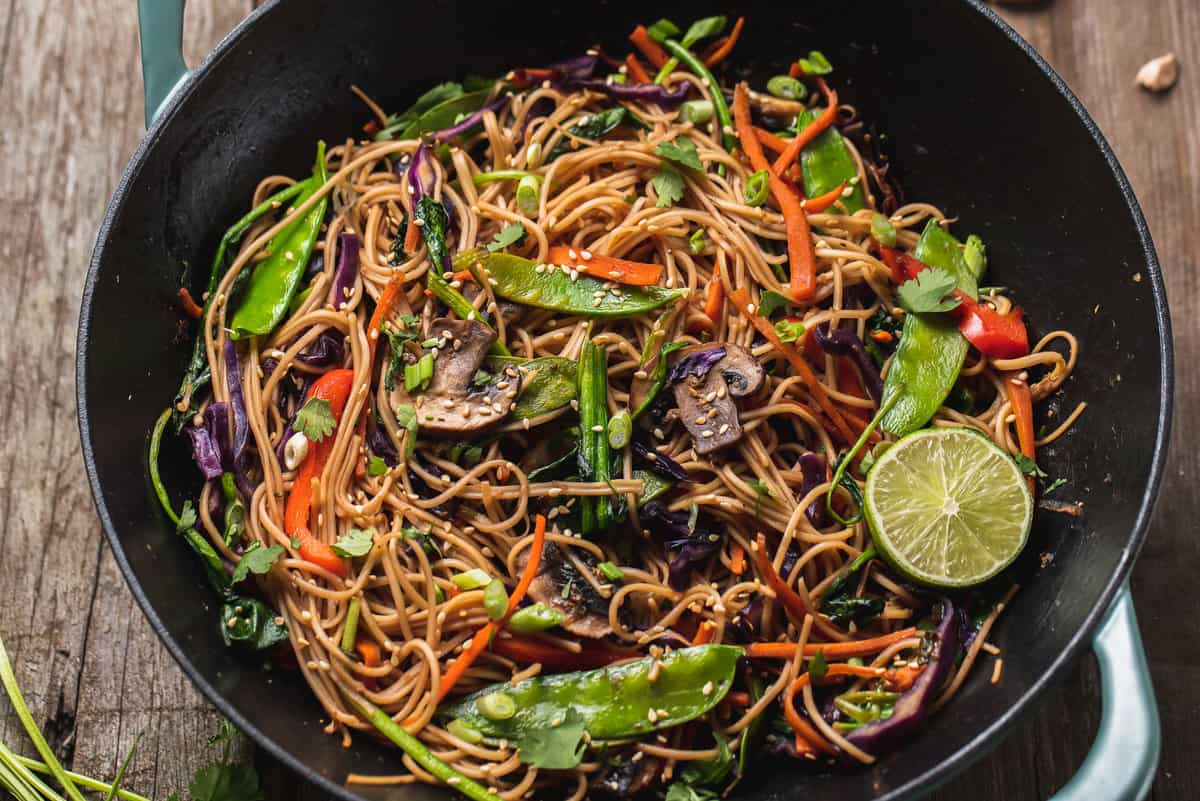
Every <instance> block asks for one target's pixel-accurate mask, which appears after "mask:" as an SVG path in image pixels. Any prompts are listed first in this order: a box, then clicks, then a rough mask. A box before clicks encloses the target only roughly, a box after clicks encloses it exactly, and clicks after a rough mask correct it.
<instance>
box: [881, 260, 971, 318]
mask: <svg viewBox="0 0 1200 801" xmlns="http://www.w3.org/2000/svg"><path fill="white" fill-rule="evenodd" d="M957 287H958V284H957V282H955V280H954V276H952V275H950V273H948V272H946V271H945V270H942V269H939V268H937V267H930V268H929V269H927V270H922V271H921V272H919V273H917V277H916V278H910V279H909V280H907V281H905V282H904V283H903V284H901V285H900V289H899V290H897V292H896V295H897V297H898V298H899V299H900V305H901V306H902V307H904V310H905V311H908V312H913V313H917V314H921V313H926V312H947V311H950V310H951V309H954V308H956V307H957V306H958V305H959V304H960V303H961V302H962V301H960V300H959V299H958V298H947V297H946V296H947V295H949V294H950V293H951V292H953V291H954V290H955V289H956V288H957Z"/></svg>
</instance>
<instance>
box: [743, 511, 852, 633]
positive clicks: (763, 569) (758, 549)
mask: <svg viewBox="0 0 1200 801" xmlns="http://www.w3.org/2000/svg"><path fill="white" fill-rule="evenodd" d="M754 564H755V565H756V566H757V567H758V572H759V573H761V574H762V577H763V579H764V580H765V581H766V582H767V586H768V587H770V588H771V589H772V590H773V591H774V592H775V599H776V600H777V601H779V602H780V603H781V604H783V608H784V609H785V610H786V611H787V614H788V616H789V617H790V618H791V619H792V622H794V623H795V624H796V625H797V626H799V625H802V624H803V623H804V618H805V616H806V615H811V616H812V619H813V625H814V626H816V627H817V628H818V629H820V630H821V631H822V632H824V633H825V635H826V636H833V635H836V634H839V633H841V630H840V629H839V628H838V627H837V626H835V625H833V624H832V623H830V622H829V620H828V619H826V618H825V617H823V616H821V615H820V614H819V613H818V612H817V610H816V609H815V608H813V607H812V606H811V605H810V604H809V603H808V602H807V601H806V600H805V599H804V598H803V597H802V596H801V595H800V593H798V592H796V591H795V590H793V589H792V588H791V586H790V585H789V584H788V583H787V582H786V581H784V580H783V577H782V576H780V575H779V572H778V571H776V570H775V565H773V564H772V563H771V557H769V556H768V555H767V538H766V537H765V536H764V535H763V534H761V533H760V534H759V535H758V539H757V540H756V541H755V548H754Z"/></svg>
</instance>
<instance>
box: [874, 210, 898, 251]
mask: <svg viewBox="0 0 1200 801" xmlns="http://www.w3.org/2000/svg"><path fill="white" fill-rule="evenodd" d="M871 236H873V237H875V238H876V239H878V240H879V244H881V245H887V246H888V247H889V248H892V247H895V246H896V228H895V226H893V225H892V221H891V220H889V219H888V218H887V217H884V216H883V215H882V214H880V213H879V212H875V213H874V214H872V215H871Z"/></svg>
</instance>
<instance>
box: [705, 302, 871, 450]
mask: <svg viewBox="0 0 1200 801" xmlns="http://www.w3.org/2000/svg"><path fill="white" fill-rule="evenodd" d="M729 300H730V301H731V302H732V303H733V305H734V306H737V308H738V311H740V312H741V313H742V316H743V317H745V318H746V319H747V320H749V321H750V324H751V325H753V326H754V327H755V328H757V329H758V332H759V333H760V334H762V335H763V336H764V337H766V338H767V341H768V342H770V343H771V344H772V345H773V346H774V347H775V350H777V351H779V352H780V353H782V354H783V356H784V358H785V359H787V360H788V364H790V365H791V366H792V370H794V371H795V373H796V374H797V375H798V376H800V378H801V379H802V380H803V381H804V385H805V386H806V387H807V388H808V391H809V394H811V395H812V396H813V399H814V400H816V402H817V405H818V406H820V407H821V410H822V411H823V412H825V415H826V416H827V417H828V418H829V420H830V422H832V423H833V425H834V428H836V429H837V432H838V434H839V435H840V436H841V437H842V441H843V442H844V443H845V444H847V445H850V444H852V443H853V442H854V441H855V440H856V439H857V438H858V437H857V435H856V434H855V433H854V432H853V431H852V430H851V429H850V426H849V425H847V423H846V420H845V418H844V417H842V414H841V412H839V411H838V409H837V406H835V405H834V403H833V401H832V400H830V398H829V396H828V395H826V394H825V387H824V386H823V385H822V384H821V382H820V381H819V380H817V376H816V374H815V373H814V372H813V369H812V367H811V366H809V364H808V362H807V361H806V360H805V359H804V357H803V356H801V355H800V354H799V353H798V352H797V351H796V349H795V348H793V347H792V346H791V345H789V344H788V343H786V342H784V341H783V340H782V339H780V338H779V334H778V333H776V331H775V327H774V326H773V325H771V321H770V320H768V319H767V318H766V317H760V316H758V315H757V314H755V313H754V312H752V311H751V309H750V293H749V292H747V291H746V288H745V287H739V288H738V289H737V290H736V291H735V292H734V293H733V294H732V295H730V296H729Z"/></svg>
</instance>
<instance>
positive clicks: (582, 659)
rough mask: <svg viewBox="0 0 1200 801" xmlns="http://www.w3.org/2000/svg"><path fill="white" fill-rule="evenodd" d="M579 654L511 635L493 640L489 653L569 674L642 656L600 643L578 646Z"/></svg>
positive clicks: (635, 652)
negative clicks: (570, 671) (573, 671)
mask: <svg viewBox="0 0 1200 801" xmlns="http://www.w3.org/2000/svg"><path fill="white" fill-rule="evenodd" d="M580 645H581V646H582V650H580V651H579V652H578V653H576V652H575V651H566V650H564V649H562V648H556V647H554V646H553V645H550V644H549V643H546V642H543V641H541V640H539V639H537V638H536V637H524V636H520V635H513V636H511V637H496V638H495V639H494V640H492V652H493V653H496V654H499V655H500V656H503V657H506V658H507V659H511V660H512V661H514V662H516V663H518V664H520V665H532V664H534V663H535V662H536V663H539V664H541V666H542V669H543V670H544V671H546V672H547V673H551V672H565V671H569V670H594V669H596V668H602V667H605V666H606V665H611V664H612V663H613V662H619V661H621V660H622V659H632V658H635V657H639V656H641V655H642V654H641V652H639V651H636V650H634V649H632V648H616V647H613V646H607V645H601V644H599V643H586V642H585V643H580Z"/></svg>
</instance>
